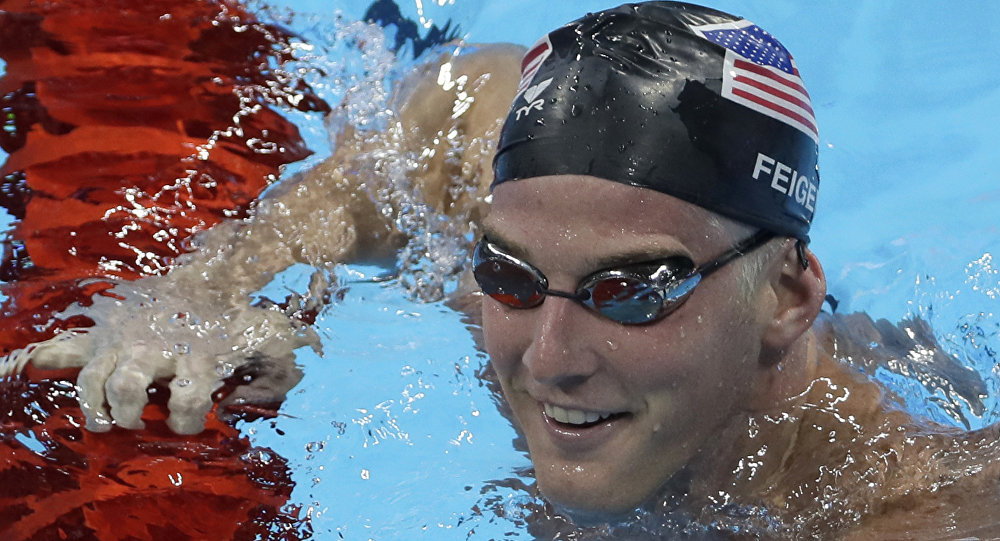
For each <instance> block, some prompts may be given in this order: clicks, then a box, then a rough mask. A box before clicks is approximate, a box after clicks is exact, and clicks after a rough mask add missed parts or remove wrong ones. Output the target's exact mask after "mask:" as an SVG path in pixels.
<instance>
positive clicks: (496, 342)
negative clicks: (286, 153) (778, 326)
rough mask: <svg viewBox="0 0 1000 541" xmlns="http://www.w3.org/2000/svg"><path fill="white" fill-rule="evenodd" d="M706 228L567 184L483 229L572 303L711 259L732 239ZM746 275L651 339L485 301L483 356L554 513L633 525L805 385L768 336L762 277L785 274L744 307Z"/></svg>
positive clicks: (684, 216)
mask: <svg viewBox="0 0 1000 541" xmlns="http://www.w3.org/2000/svg"><path fill="white" fill-rule="evenodd" d="M706 216H707V211H705V210H703V209H700V208H698V207H695V206H693V205H691V204H688V203H686V202H683V201H680V200H678V199H676V198H673V197H670V196H667V195H665V194H661V193H658V192H653V191H650V190H645V189H641V188H636V187H632V186H627V185H624V184H619V183H615V182H608V181H606V180H602V179H597V178H593V177H586V176H558V177H540V178H533V179H526V180H519V181H515V182H507V183H504V184H501V185H499V186H498V187H497V188H496V190H495V192H494V199H493V207H492V209H491V211H490V214H489V216H488V218H487V219H486V221H485V224H484V227H485V231H486V234H487V236H488V237H489V238H490V239H491V240H493V241H495V242H497V243H498V244H500V245H501V246H503V247H504V248H505V249H506V250H508V251H509V252H510V253H512V254H514V255H515V256H517V257H520V258H523V259H524V260H525V261H527V262H529V263H531V264H532V265H534V266H535V267H536V268H538V269H539V270H540V271H541V272H542V273H544V274H545V276H547V277H548V280H549V287H550V288H552V289H559V290H564V291H573V290H575V289H576V285H577V283H578V282H579V280H580V279H581V278H583V277H584V276H586V275H588V274H590V273H592V272H594V271H595V270H598V269H601V268H605V267H608V266H610V265H617V264H623V263H631V262H639V261H645V260H650V259H657V258H661V257H667V256H671V255H678V254H679V255H685V256H688V257H690V258H692V259H693V260H694V261H695V262H696V263H700V262H704V261H707V260H709V259H711V258H713V257H715V256H716V255H718V254H719V253H721V252H722V251H724V250H726V249H728V248H729V247H730V246H731V244H732V243H733V240H734V239H732V238H729V235H726V234H725V232H720V231H718V230H717V229H713V228H711V227H710V226H709V225H707V223H706ZM739 264H742V262H741V261H737V262H734V263H733V264H730V265H728V266H727V267H725V268H722V269H721V270H719V271H718V272H717V273H716V274H714V275H712V276H711V277H709V278H707V279H706V280H705V281H703V283H702V284H701V285H699V286H698V288H697V290H696V291H695V293H694V294H693V296H692V297H691V298H690V299H689V300H688V301H687V303H686V304H684V305H683V306H682V307H681V308H680V309H678V310H677V311H676V312H674V313H673V314H671V315H670V316H669V317H667V318H666V319H664V320H661V321H659V322H656V323H653V324H650V325H642V326H625V325H621V324H618V323H616V322H613V321H610V320H608V319H604V318H601V317H599V316H597V315H595V314H594V313H592V312H590V311H588V310H587V309H585V308H584V307H582V306H580V305H578V304H576V303H574V302H573V301H571V300H567V299H563V298H558V297H548V298H546V299H545V302H544V303H543V304H542V305H541V306H539V307H537V308H535V309H529V310H517V309H513V308H509V307H507V306H505V305H503V304H500V303H499V302H496V301H494V300H492V299H489V298H487V299H485V300H484V302H483V330H484V338H485V344H486V349H487V351H488V353H489V355H490V359H491V362H492V363H493V366H494V368H495V370H496V372H497V375H498V376H499V380H500V383H501V386H502V388H503V392H504V396H505V397H506V399H507V400H508V402H509V403H510V405H511V408H512V410H513V412H514V414H515V417H516V418H517V421H518V424H519V425H520V428H521V430H522V431H523V433H524V434H525V437H526V439H527V442H528V448H529V451H530V454H531V459H532V462H533V463H534V466H535V470H536V478H537V481H538V485H539V488H540V489H541V490H542V492H543V493H544V494H545V496H546V497H547V498H548V499H549V500H550V501H552V502H553V503H555V504H557V505H559V506H563V507H565V508H567V509H569V510H571V511H572V512H573V513H574V514H576V515H577V516H583V517H592V518H594V519H598V518H604V517H607V516H614V515H616V514H619V513H623V512H627V511H629V510H631V509H633V508H635V507H636V506H639V505H640V504H642V502H643V501H644V500H646V499H647V498H649V497H650V496H651V495H653V494H655V493H656V492H657V490H658V489H659V488H660V487H661V486H662V485H663V483H664V482H666V481H667V480H668V479H669V478H670V477H671V476H672V475H673V474H674V473H676V472H677V471H678V470H680V469H681V468H683V467H685V466H688V465H690V464H692V463H693V462H695V461H696V458H697V456H698V455H699V453H700V452H701V451H702V450H703V449H704V448H705V447H706V445H709V444H710V442H711V441H713V440H714V436H717V434H718V432H719V431H720V430H722V428H723V426H724V425H726V424H727V423H728V422H730V421H731V420H732V419H733V418H734V417H737V416H739V415H741V414H742V413H746V412H750V411H753V410H757V409H760V408H768V407H771V406H773V405H774V404H775V403H777V402H778V401H779V400H780V399H781V398H783V397H786V396H788V395H789V394H788V393H787V391H788V390H789V389H792V388H801V386H803V385H804V384H805V383H804V382H805V376H804V375H803V374H802V373H800V372H798V371H794V370H792V371H787V372H786V373H785V374H784V375H781V376H776V373H777V372H776V370H775V369H774V367H775V364H776V363H775V362H774V359H772V357H773V355H772V353H773V351H772V350H774V349H775V347H776V346H777V347H778V349H782V348H783V350H784V351H787V349H788V346H789V345H790V344H791V343H792V342H794V341H795V340H792V341H788V343H785V342H781V343H780V344H779V343H777V342H776V340H777V338H776V337H775V336H772V335H773V334H774V333H772V332H771V331H770V329H771V328H772V326H773V325H774V321H775V318H776V317H778V316H780V314H779V315H778V316H776V314H777V313H778V311H779V310H778V309H779V306H780V305H781V304H782V298H783V297H784V294H783V293H782V292H781V291H780V287H775V286H774V285H773V284H772V283H771V282H770V281H768V280H767V279H766V276H770V275H775V276H780V274H781V270H780V268H778V269H777V270H773V272H772V271H765V272H764V273H762V275H763V276H765V279H763V280H762V282H763V283H758V284H757V285H756V286H755V287H754V288H753V292H752V294H751V295H750V296H749V298H745V296H744V295H741V289H740V284H739V281H738V280H737V265H739ZM778 267H780V265H778ZM807 326H808V325H806V327H807ZM803 331H804V328H803V329H802V330H799V331H798V333H797V334H796V335H795V339H796V340H797V339H798V338H799V335H801V333H802V332H803ZM769 333H770V334H769ZM778 338H780V339H781V340H785V338H786V337H784V336H782V337H778ZM772 342H774V343H772ZM786 376H788V377H792V376H794V377H795V378H796V381H787V377H786ZM560 409H561V410H562V411H560ZM608 414H611V416H610V417H608V418H603V419H601V420H600V421H598V422H591V423H586V422H583V423H581V422H582V421H586V420H592V419H593V418H594V417H595V416H601V417H603V416H606V415H608ZM588 415H589V419H588ZM556 418H559V419H561V420H563V421H569V422H560V421H559V420H557V419H556Z"/></svg>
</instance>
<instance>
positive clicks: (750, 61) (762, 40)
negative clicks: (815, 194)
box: [691, 19, 819, 143]
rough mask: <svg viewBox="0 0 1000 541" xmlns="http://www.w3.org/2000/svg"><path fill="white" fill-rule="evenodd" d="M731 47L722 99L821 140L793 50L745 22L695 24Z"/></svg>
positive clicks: (702, 32) (704, 33)
mask: <svg viewBox="0 0 1000 541" xmlns="http://www.w3.org/2000/svg"><path fill="white" fill-rule="evenodd" d="M691 29H692V30H694V31H695V32H696V33H698V34H700V35H701V36H703V37H704V38H705V39H707V40H709V41H711V42H713V43H716V44H718V45H721V46H723V47H725V48H726V58H725V65H724V67H723V72H724V73H723V78H722V96H723V97H725V98H727V99H730V100H732V101H735V102H736V103H739V104H741V105H744V106H746V107H749V108H751V109H753V110H754V111H757V112H759V113H761V114H764V115H767V116H769V117H771V118H774V119H777V120H779V121H781V122H784V123H785V124H788V125H789V126H792V127H794V128H796V129H798V130H800V131H802V132H803V133H805V134H806V135H808V136H809V137H810V138H812V140H813V141H815V142H817V143H818V142H819V131H818V130H817V128H816V115H815V114H814V113H813V109H812V104H811V102H810V100H809V93H808V92H806V87H805V85H804V84H803V83H802V78H801V77H799V70H798V68H796V67H795V60H793V59H792V55H791V54H790V53H789V52H788V49H785V47H784V46H783V45H782V44H781V43H780V42H779V41H778V40H777V39H775V37H774V36H772V35H771V34H769V33H768V32H767V31H766V30H764V29H763V28H761V27H759V26H757V25H755V24H753V23H752V22H750V21H748V20H746V19H741V20H739V21H733V22H728V23H720V24H706V25H698V26H694V25H692V26H691Z"/></svg>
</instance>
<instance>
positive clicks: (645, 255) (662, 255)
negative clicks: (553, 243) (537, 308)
mask: <svg viewBox="0 0 1000 541" xmlns="http://www.w3.org/2000/svg"><path fill="white" fill-rule="evenodd" d="M483 238H485V239H486V240H488V241H489V242H492V243H493V244H495V245H496V246H497V247H499V248H501V249H503V251H504V252H507V253H508V254H510V255H512V256H514V257H516V258H518V259H522V260H525V261H528V250H527V249H525V248H524V247H523V246H521V245H520V244H518V243H516V242H514V241H511V240H509V239H506V238H504V236H503V234H501V233H500V232H498V231H497V230H496V229H493V228H491V227H490V226H489V225H487V224H483ZM678 256H679V257H687V258H689V259H690V256H689V255H688V254H687V253H684V252H682V251H679V250H676V249H668V248H664V247H663V246H659V245H656V244H653V243H650V244H648V245H644V246H637V247H634V248H631V249H629V250H626V251H623V252H616V253H612V254H607V255H603V256H592V255H589V254H584V261H585V263H586V266H587V268H589V269H592V270H594V271H600V270H604V269H610V268H615V267H624V266H626V265H633V264H636V263H645V262H649V261H659V260H662V259H668V258H671V257H678Z"/></svg>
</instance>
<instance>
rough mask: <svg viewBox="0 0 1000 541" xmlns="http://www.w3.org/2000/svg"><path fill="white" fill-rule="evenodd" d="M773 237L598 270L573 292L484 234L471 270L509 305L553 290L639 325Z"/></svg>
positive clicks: (538, 300)
mask: <svg viewBox="0 0 1000 541" xmlns="http://www.w3.org/2000/svg"><path fill="white" fill-rule="evenodd" d="M772 238H774V234H773V233H771V232H768V231H759V232H757V233H756V234H754V235H752V236H750V237H749V238H747V239H745V240H743V241H741V242H739V243H737V244H736V245H735V246H733V247H732V248H730V249H729V250H726V251H725V252H723V253H722V254H720V255H719V256H718V257H716V258H715V259H713V260H711V261H709V262H707V263H705V264H703V265H700V266H698V267H695V265H694V262H693V261H692V260H691V259H690V258H688V257H685V256H671V257H667V258H663V259H657V260H653V261H646V262H641V263H633V264H629V265H624V266H621V267H614V268H608V269H604V270H599V271H597V272H595V273H593V274H591V275H589V276H587V277H585V278H584V279H583V280H581V281H580V284H579V286H577V289H576V292H575V293H571V292H568V291H558V290H555V289H549V283H548V280H547V279H546V278H545V275H544V274H542V272H541V271H539V270H538V269H536V268H535V267H533V266H531V265H530V264H529V263H527V262H525V261H522V260H520V259H518V258H516V257H514V256H513V255H511V254H509V253H507V252H505V251H504V250H503V248H501V247H500V246H498V245H497V244H496V243H494V242H492V241H490V240H488V239H486V238H483V239H482V240H480V241H479V243H478V244H477V245H476V249H475V252H474V253H473V256H472V267H473V271H472V272H473V274H474V275H475V277H476V282H477V283H479V287H480V288H481V289H482V290H483V293H485V294H487V295H489V296H490V297H492V298H493V299H495V300H497V301H499V302H501V303H503V304H505V305H507V306H510V307H511V308H519V309H525V308H534V307H536V306H538V305H540V304H542V301H543V300H545V297H546V296H547V295H552V296H556V297H563V298H567V299H571V300H574V301H576V302H578V303H580V304H582V305H583V306H585V307H587V308H589V309H590V310H592V311H594V312H597V313H598V314H600V315H602V316H604V317H606V318H608V319H610V320H612V321H617V322H618V323H622V324H625V325H641V324H643V323H652V322H654V321H658V320H660V319H663V318H664V317H666V316H667V315H669V314H670V313H671V312H673V311H674V310H676V309H677V308H679V307H680V306H681V305H682V304H684V301H686V300H687V299H688V297H690V296H691V294H692V293H693V292H694V288H695V287H696V286H697V285H698V284H699V283H701V281H702V279H704V278H705V277H707V276H708V275H710V274H712V273H713V272H715V271H717V270H719V269H720V268H722V267H723V266H724V265H725V264H727V263H729V262H730V261H732V260H734V259H736V258H738V257H741V256H744V255H746V254H748V253H750V252H752V251H753V250H754V249H756V248H758V247H760V246H762V245H763V244H764V243H766V242H767V241H769V240H771V239H772Z"/></svg>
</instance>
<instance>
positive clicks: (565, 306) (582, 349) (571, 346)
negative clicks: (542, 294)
mask: <svg viewBox="0 0 1000 541" xmlns="http://www.w3.org/2000/svg"><path fill="white" fill-rule="evenodd" d="M535 310H536V314H535V322H534V323H535V326H534V332H533V335H532V342H531V345H530V346H529V347H528V349H527V350H526V351H525V353H524V359H523V362H524V365H525V367H526V368H527V370H528V373H529V374H530V375H531V377H532V378H533V379H534V380H535V381H538V382H539V383H543V384H545V385H550V386H558V387H573V386H575V385H579V384H581V383H583V382H584V381H586V380H587V378H589V377H590V376H591V375H593V373H594V372H596V371H597V368H598V366H599V359H598V358H597V356H596V352H595V349H594V348H593V347H591V346H592V341H593V340H595V339H596V337H595V336H594V333H593V332H592V330H590V329H591V328H592V326H591V325H590V323H591V321H590V320H591V319H593V318H594V315H593V314H591V313H589V312H588V311H587V309H586V308H584V307H583V306H581V305H580V304H578V303H576V302H574V301H572V300H570V299H565V298H561V297H554V296H548V297H546V298H545V302H543V303H542V305H541V306H539V307H538V308H536V309H535Z"/></svg>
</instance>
